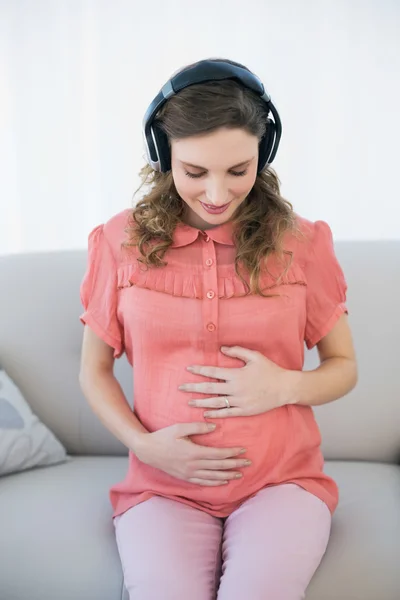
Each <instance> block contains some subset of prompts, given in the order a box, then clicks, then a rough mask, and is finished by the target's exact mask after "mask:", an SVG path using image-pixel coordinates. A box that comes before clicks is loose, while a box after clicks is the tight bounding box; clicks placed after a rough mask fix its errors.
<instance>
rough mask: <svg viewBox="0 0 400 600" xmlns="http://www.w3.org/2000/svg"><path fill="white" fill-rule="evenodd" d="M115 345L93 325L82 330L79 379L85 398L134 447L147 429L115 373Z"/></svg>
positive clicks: (102, 418) (101, 419)
mask: <svg viewBox="0 0 400 600" xmlns="http://www.w3.org/2000/svg"><path fill="white" fill-rule="evenodd" d="M113 365H114V358H113V348H111V347H110V346H108V344H106V343H105V342H104V341H103V340H101V339H100V338H99V337H98V336H97V335H96V334H95V333H94V332H93V331H92V329H90V327H88V326H85V328H84V333H83V344H82V355H81V368H80V373H79V383H80V386H81V389H82V391H83V394H84V396H85V398H86V399H87V401H88V403H89V405H90V406H91V408H92V410H93V412H94V413H95V414H96V415H97V416H98V418H99V419H100V421H101V422H102V423H103V425H105V426H106V427H107V429H109V430H110V431H111V432H112V433H113V434H114V435H115V437H116V438H118V439H119V440H120V441H121V442H122V443H123V444H124V445H125V446H126V447H127V448H129V449H131V450H133V451H135V448H136V446H137V444H138V442H139V441H140V439H141V438H143V435H142V434H144V433H148V431H147V429H145V428H144V427H143V425H142V424H141V423H140V421H139V419H138V418H137V417H136V415H135V414H134V412H133V411H132V409H131V407H130V406H129V404H128V401H127V399H126V398H125V395H124V393H123V391H122V388H121V386H120V385H119V383H118V381H117V379H116V378H115V377H114V373H113Z"/></svg>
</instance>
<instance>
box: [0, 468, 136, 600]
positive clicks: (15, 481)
mask: <svg viewBox="0 0 400 600" xmlns="http://www.w3.org/2000/svg"><path fill="white" fill-rule="evenodd" d="M126 468H127V459H126V458H123V457H73V458H72V459H71V460H70V461H69V462H67V463H63V464H60V465H57V466H52V467H46V468H41V469H34V470H32V471H26V472H24V473H17V474H13V475H9V476H6V477H3V478H1V479H0V532H1V533H0V598H1V600H3V599H4V600H5V599H11V598H12V599H13V600H27V599H28V598H29V600H55V599H57V600H114V599H115V600H120V598H121V597H122V587H123V586H122V572H121V567H120V562H119V557H118V551H117V548H116V544H115V541H114V527H113V524H112V519H111V514H112V510H111V505H110V503H109V500H108V489H109V487H110V486H111V485H112V484H113V483H115V482H116V481H119V480H120V479H122V478H123V476H124V473H125V470H126Z"/></svg>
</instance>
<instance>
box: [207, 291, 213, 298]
mask: <svg viewBox="0 0 400 600" xmlns="http://www.w3.org/2000/svg"><path fill="white" fill-rule="evenodd" d="M214 296H215V293H214V292H213V291H212V290H210V291H209V292H207V298H209V299H210V300H212V299H213V298H214Z"/></svg>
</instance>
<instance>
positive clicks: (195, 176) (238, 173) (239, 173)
mask: <svg viewBox="0 0 400 600" xmlns="http://www.w3.org/2000/svg"><path fill="white" fill-rule="evenodd" d="M230 174H231V175H233V176H234V177H243V176H244V175H246V174H247V170H246V169H245V170H244V171H231V172H230ZM185 175H187V177H191V178H192V179H199V177H203V175H204V173H190V171H185Z"/></svg>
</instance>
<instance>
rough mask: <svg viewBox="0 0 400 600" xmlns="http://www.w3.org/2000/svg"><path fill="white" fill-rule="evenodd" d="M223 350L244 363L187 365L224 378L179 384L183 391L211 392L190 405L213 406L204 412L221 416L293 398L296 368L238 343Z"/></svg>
mask: <svg viewBox="0 0 400 600" xmlns="http://www.w3.org/2000/svg"><path fill="white" fill-rule="evenodd" d="M221 351H222V352H223V353H224V354H226V355H227V356H231V357H235V358H239V359H240V360H242V361H243V362H244V363H245V366H244V367H239V368H233V369H228V368H220V367H204V366H191V367H188V368H187V370H188V371H190V372H191V373H195V374H197V375H203V376H204V377H211V378H212V379H219V380H221V381H220V382H215V383H214V382H204V383H186V384H184V385H181V386H179V389H180V390H182V391H184V392H195V393H199V394H207V395H208V396H211V397H209V398H204V399H199V400H190V402H189V404H190V406H196V407H198V408H207V409H214V410H207V411H206V412H205V413H204V416H205V417H209V418H213V419H220V418H225V417H244V416H250V415H258V414H260V413H264V412H267V411H269V410H272V409H274V408H278V407H280V406H283V405H285V404H288V403H289V402H290V400H291V397H292V391H291V390H292V389H293V388H292V386H293V385H294V384H295V374H296V373H297V372H296V371H289V370H287V369H283V368H282V367H279V366H278V365H277V364H275V363H274V362H272V361H271V360H269V359H268V358H266V357H265V356H263V355H262V354H260V353H259V352H254V351H253V350H248V349H246V348H240V347H239V346H234V347H233V348H225V347H223V348H221Z"/></svg>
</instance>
